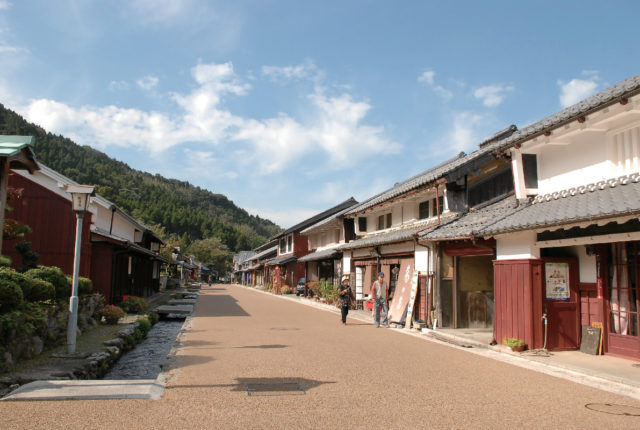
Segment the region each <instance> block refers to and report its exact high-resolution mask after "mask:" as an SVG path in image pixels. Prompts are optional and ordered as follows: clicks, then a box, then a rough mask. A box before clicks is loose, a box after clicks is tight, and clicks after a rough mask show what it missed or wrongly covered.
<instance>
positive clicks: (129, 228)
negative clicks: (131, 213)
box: [107, 212, 135, 242]
mask: <svg viewBox="0 0 640 430" xmlns="http://www.w3.org/2000/svg"><path fill="white" fill-rule="evenodd" d="M107 231H109V229H108V228H107ZM111 234H113V235H115V236H118V237H121V238H123V239H127V240H130V241H131V242H133V241H134V240H135V226H134V225H133V224H131V223H130V222H129V221H127V220H126V219H125V218H123V217H122V215H120V214H119V213H118V212H116V213H115V214H114V217H113V229H112V230H111Z"/></svg>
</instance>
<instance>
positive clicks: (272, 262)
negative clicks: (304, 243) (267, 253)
mask: <svg viewBox="0 0 640 430" xmlns="http://www.w3.org/2000/svg"><path fill="white" fill-rule="evenodd" d="M297 259H298V257H296V256H295V255H289V256H287V257H276V258H272V259H271V260H267V261H265V262H264V265H265V266H275V265H277V264H287V263H290V262H292V261H296V260H297Z"/></svg>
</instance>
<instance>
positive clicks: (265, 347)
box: [234, 345, 289, 349]
mask: <svg viewBox="0 0 640 430" xmlns="http://www.w3.org/2000/svg"><path fill="white" fill-rule="evenodd" d="M288 347H289V345H247V346H235V347H234V348H239V349H245V348H255V349H277V348H288Z"/></svg>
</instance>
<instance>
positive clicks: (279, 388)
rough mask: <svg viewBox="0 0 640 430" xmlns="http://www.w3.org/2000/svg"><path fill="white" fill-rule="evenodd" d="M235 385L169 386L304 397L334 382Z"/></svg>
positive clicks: (291, 380)
mask: <svg viewBox="0 0 640 430" xmlns="http://www.w3.org/2000/svg"><path fill="white" fill-rule="evenodd" d="M236 381H237V382H236V383H235V384H211V385H170V386H168V387H167V388H166V389H168V390H169V389H176V388H230V391H235V392H246V393H247V394H248V395H250V396H255V395H262V396H285V395H304V394H305V393H306V392H307V391H309V390H311V389H313V388H316V387H319V386H321V385H324V384H335V381H316V380H314V379H306V378H236Z"/></svg>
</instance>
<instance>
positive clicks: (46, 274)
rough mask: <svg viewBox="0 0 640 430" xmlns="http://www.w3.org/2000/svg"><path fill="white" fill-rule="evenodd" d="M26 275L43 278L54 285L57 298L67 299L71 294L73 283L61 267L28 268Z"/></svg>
mask: <svg viewBox="0 0 640 430" xmlns="http://www.w3.org/2000/svg"><path fill="white" fill-rule="evenodd" d="M25 275H26V276H27V277H28V278H32V279H41V280H43V281H47V282H49V283H51V284H52V285H53V287H54V288H55V291H56V298H57V299H66V298H69V296H71V283H70V282H69V281H68V280H67V276H66V275H65V274H64V273H63V272H62V270H61V269H60V268H59V267H53V266H51V267H48V266H38V267H37V268H36V269H30V270H27V272H26V273H25Z"/></svg>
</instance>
